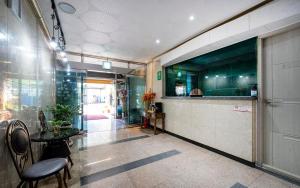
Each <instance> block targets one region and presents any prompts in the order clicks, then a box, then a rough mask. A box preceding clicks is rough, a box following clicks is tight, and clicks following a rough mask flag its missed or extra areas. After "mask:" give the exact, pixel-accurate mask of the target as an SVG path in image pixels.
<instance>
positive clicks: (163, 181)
mask: <svg viewBox="0 0 300 188" xmlns="http://www.w3.org/2000/svg"><path fill="white" fill-rule="evenodd" d="M73 140H74V143H75V144H74V146H73V147H72V152H73V153H72V158H73V160H74V162H75V165H74V166H73V167H72V168H71V173H72V176H73V177H72V179H71V180H69V181H68V184H69V187H72V188H73V187H85V188H87V187H97V188H98V187H105V188H109V187H120V188H127V187H128V188H131V187H133V188H135V187H136V188H144V187H145V188H147V187H153V188H154V187H155V188H159V187H162V188H165V187H187V188H192V187H203V188H209V187H220V188H230V187H234V188H236V187H262V188H266V187H270V188H276V187H283V188H287V187H295V188H296V187H297V186H296V185H293V184H291V183H289V182H286V181H284V180H282V179H279V178H276V177H274V176H271V175H269V174H267V173H265V172H263V171H261V170H258V169H255V168H251V167H248V166H245V165H243V164H241V163H239V162H236V161H233V160H231V159H228V158H226V157H223V156H221V155H219V154H216V153H213V152H211V151H208V150H206V149H203V148H201V147H198V146H195V145H192V144H190V143H187V142H185V141H183V140H180V139H178V138H175V137H172V136H170V135H168V134H159V135H155V136H154V135H153V131H152V130H147V129H140V128H137V127H136V128H124V129H113V130H109V131H102V132H94V133H89V134H87V135H86V136H83V137H78V138H76V139H75V138H74V139H73ZM40 185H41V186H40V187H47V188H48V187H49V188H50V187H51V188H52V187H55V186H56V181H55V178H52V179H48V180H45V181H43V182H41V184H40Z"/></svg>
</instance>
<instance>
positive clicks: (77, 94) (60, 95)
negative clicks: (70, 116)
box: [56, 71, 86, 129]
mask: <svg viewBox="0 0 300 188" xmlns="http://www.w3.org/2000/svg"><path fill="white" fill-rule="evenodd" d="M85 77H86V73H83V72H72V71H70V72H69V71H57V72H56V103H57V104H63V105H72V106H74V105H75V106H80V110H81V114H80V115H78V116H77V117H75V118H74V120H73V127H75V128H79V129H83V127H84V125H83V124H84V123H85V122H84V121H83V118H82V109H83V98H82V97H83V95H82V93H83V80H84V78H85Z"/></svg>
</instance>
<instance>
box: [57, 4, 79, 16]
mask: <svg viewBox="0 0 300 188" xmlns="http://www.w3.org/2000/svg"><path fill="white" fill-rule="evenodd" d="M58 7H59V8H60V10H62V11H63V12H64V13H67V14H74V13H75V12H76V8H75V7H74V6H73V5H71V4H69V3H67V2H59V3H58Z"/></svg>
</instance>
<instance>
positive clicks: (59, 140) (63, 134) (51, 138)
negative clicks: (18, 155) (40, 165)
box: [30, 128, 79, 165]
mask: <svg viewBox="0 0 300 188" xmlns="http://www.w3.org/2000/svg"><path fill="white" fill-rule="evenodd" d="M78 134H79V129H76V128H61V129H60V131H59V132H58V133H57V134H54V132H53V131H51V130H46V131H45V132H41V133H35V134H33V135H31V136H30V138H31V141H32V142H46V143H47V145H46V147H45V148H44V149H43V154H42V156H41V160H45V159H50V158H56V157H62V158H68V159H69V161H70V162H71V165H73V161H72V159H71V157H70V155H71V150H70V148H69V144H68V140H69V138H70V137H72V136H75V135H78Z"/></svg>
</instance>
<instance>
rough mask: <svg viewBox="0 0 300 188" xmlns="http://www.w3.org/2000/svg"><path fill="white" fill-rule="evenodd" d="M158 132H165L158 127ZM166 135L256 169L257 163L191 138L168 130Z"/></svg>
mask: <svg viewBox="0 0 300 188" xmlns="http://www.w3.org/2000/svg"><path fill="white" fill-rule="evenodd" d="M150 127H151V128H152V129H153V126H152V125H150ZM157 130H159V131H163V130H162V129H161V128H158V127H157ZM165 133H167V134H169V135H171V136H174V137H176V138H179V139H182V140H184V141H186V142H189V143H191V144H194V145H196V146H199V147H202V148H205V149H207V150H209V151H212V152H215V153H218V154H220V155H223V156H224V157H227V158H229V159H232V160H235V161H237V162H240V163H242V164H244V165H247V166H250V167H253V168H254V167H255V162H250V161H247V160H245V159H242V158H240V157H237V156H234V155H232V154H229V153H226V152H224V151H221V150H218V149H216V148H213V147H210V146H208V145H205V144H202V143H199V142H196V141H194V140H191V139H189V138H186V137H183V136H180V135H178V134H175V133H172V132H170V131H166V130H165Z"/></svg>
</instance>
